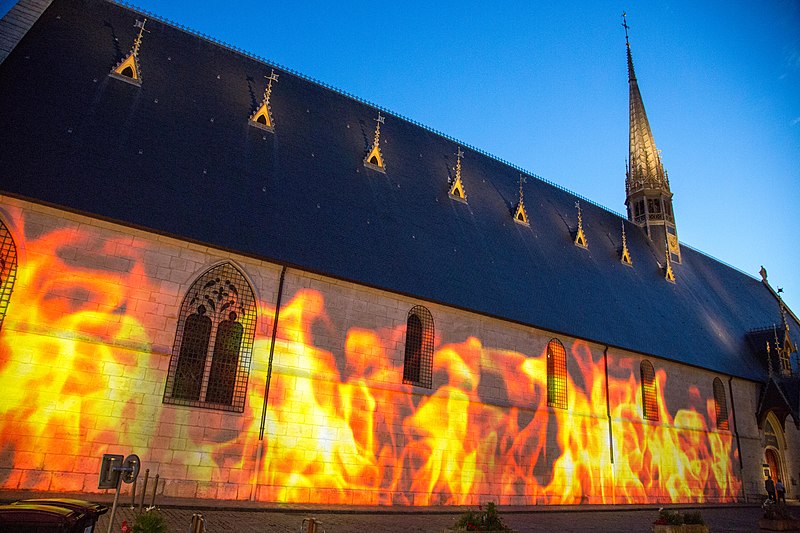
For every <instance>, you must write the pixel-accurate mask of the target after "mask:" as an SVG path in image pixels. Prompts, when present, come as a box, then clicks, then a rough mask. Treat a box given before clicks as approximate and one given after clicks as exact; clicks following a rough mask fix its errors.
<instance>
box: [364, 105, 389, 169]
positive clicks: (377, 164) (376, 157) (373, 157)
mask: <svg viewBox="0 0 800 533" xmlns="http://www.w3.org/2000/svg"><path fill="white" fill-rule="evenodd" d="M385 118H386V117H384V116H383V115H381V112H380V111H378V118H376V119H375V123H376V124H375V138H374V139H373V141H372V149H371V150H370V151H369V153H368V154H367V157H365V158H364V166H365V167H367V168H371V169H372V170H377V171H378V172H386V165H385V164H384V162H383V155H381V124H383V121H384V119H385Z"/></svg>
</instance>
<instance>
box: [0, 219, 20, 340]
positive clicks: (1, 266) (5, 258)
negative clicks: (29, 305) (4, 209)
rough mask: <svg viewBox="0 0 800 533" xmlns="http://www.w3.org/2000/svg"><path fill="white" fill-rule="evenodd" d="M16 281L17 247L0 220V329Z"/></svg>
mask: <svg viewBox="0 0 800 533" xmlns="http://www.w3.org/2000/svg"><path fill="white" fill-rule="evenodd" d="M16 281H17V246H16V245H15V244H14V239H13V237H11V232H10V231H8V228H7V227H6V225H5V224H3V221H2V220H0V329H2V327H3V320H4V319H5V318H6V310H7V309H8V303H9V302H10V301H11V292H12V291H13V290H14V283H15V282H16Z"/></svg>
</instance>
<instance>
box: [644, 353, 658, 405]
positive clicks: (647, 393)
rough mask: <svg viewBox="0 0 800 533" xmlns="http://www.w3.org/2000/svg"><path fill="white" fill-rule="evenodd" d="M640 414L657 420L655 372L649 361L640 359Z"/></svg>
mask: <svg viewBox="0 0 800 533" xmlns="http://www.w3.org/2000/svg"><path fill="white" fill-rule="evenodd" d="M641 374H642V414H643V415H644V419H645V420H658V396H657V394H656V372H655V370H653V365H652V363H650V361H647V360H645V361H642V365H641Z"/></svg>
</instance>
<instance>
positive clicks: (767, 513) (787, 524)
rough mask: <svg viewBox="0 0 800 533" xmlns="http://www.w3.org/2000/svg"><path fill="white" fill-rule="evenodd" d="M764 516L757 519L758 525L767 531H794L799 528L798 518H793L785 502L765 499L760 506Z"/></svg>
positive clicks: (799, 521)
mask: <svg viewBox="0 0 800 533" xmlns="http://www.w3.org/2000/svg"><path fill="white" fill-rule="evenodd" d="M762 507H763V509H764V517H763V518H761V519H760V520H759V521H758V527H759V528H761V529H766V530H769V531H794V530H796V529H800V520H795V518H794V517H793V516H792V514H791V513H790V512H789V510H788V509H787V508H786V505H785V504H782V503H776V502H773V501H772V500H767V501H766V502H764V505H763V506H762Z"/></svg>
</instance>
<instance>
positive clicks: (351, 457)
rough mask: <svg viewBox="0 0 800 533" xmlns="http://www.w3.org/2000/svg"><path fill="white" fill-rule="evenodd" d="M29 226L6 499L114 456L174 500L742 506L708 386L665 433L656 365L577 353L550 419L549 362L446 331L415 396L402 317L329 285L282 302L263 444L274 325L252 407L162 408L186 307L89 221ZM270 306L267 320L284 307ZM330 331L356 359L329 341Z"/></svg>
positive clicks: (0, 472)
mask: <svg viewBox="0 0 800 533" xmlns="http://www.w3.org/2000/svg"><path fill="white" fill-rule="evenodd" d="M24 223H25V220H24V217H23V216H22V215H21V213H20V212H17V213H15V216H14V224H13V225H12V226H11V227H13V228H17V229H18V231H17V234H15V239H16V240H17V243H18V247H19V248H24V250H25V253H24V257H22V259H21V260H20V262H19V267H18V281H17V285H16V287H15V290H14V293H13V295H12V299H11V304H10V306H9V309H8V315H7V316H6V319H5V323H4V325H3V330H2V332H0V396H1V397H2V401H0V435H1V437H0V487H2V488H6V489H16V488H25V489H37V490H49V491H87V492H91V491H96V490H97V489H96V486H97V485H96V483H97V471H98V470H99V458H100V456H101V455H102V454H103V453H127V452H130V451H135V452H137V453H139V454H140V455H141V456H142V459H143V461H144V463H145V466H147V467H149V468H150V469H151V473H155V472H159V473H160V475H161V476H162V479H166V480H167V484H166V488H165V489H164V490H165V492H166V493H168V494H169V493H173V494H179V495H187V494H185V493H183V492H181V491H182V490H184V489H186V487H189V489H190V490H191V491H194V494H192V495H196V496H198V497H214V498H239V499H243V498H249V497H251V491H252V490H255V493H254V494H252V495H253V496H254V497H255V498H257V499H259V500H262V501H281V502H309V503H347V504H366V505H429V504H475V503H478V502H479V501H485V500H487V499H494V500H496V501H498V502H499V503H501V504H537V503H554V504H574V503H584V502H588V503H634V502H656V501H657V502H705V501H733V500H736V499H737V496H738V495H739V493H740V491H741V481H740V480H739V478H738V477H737V475H736V474H735V473H734V470H733V465H734V463H735V462H737V455H736V449H735V446H733V437H732V435H731V434H730V432H716V431H712V430H711V429H710V427H709V421H710V420H715V411H714V401H713V398H712V397H703V396H702V395H701V394H700V392H699V391H698V390H697V389H696V388H694V387H693V388H691V389H690V390H687V391H686V397H687V403H688V404H690V405H687V406H685V408H683V409H679V410H677V412H675V414H674V416H673V414H672V413H670V412H669V411H668V410H667V407H666V405H667V403H666V401H665V398H664V397H663V391H664V390H666V384H667V380H668V378H667V375H666V373H665V372H664V371H663V370H659V371H657V373H656V380H657V390H658V394H659V399H658V405H659V409H660V412H659V422H657V423H651V422H645V421H644V420H643V419H642V414H641V413H642V405H641V401H642V400H641V388H640V386H639V383H638V379H637V374H638V373H637V371H636V369H637V368H638V361H634V360H633V359H632V358H626V357H618V356H615V355H613V354H609V355H608V361H607V363H608V368H609V377H608V382H606V371H605V365H606V362H605V361H604V355H603V354H602V353H594V352H592V349H591V348H590V346H589V345H588V344H586V343H584V342H582V341H576V342H573V343H572V345H571V346H568V347H567V357H568V368H569V375H568V377H567V390H568V408H567V409H553V408H549V407H547V378H546V372H547V365H546V349H543V351H542V353H535V354H525V353H520V352H515V351H508V350H502V349H495V348H492V347H488V346H485V345H484V344H483V343H482V341H481V340H480V339H478V338H476V337H469V338H467V339H463V341H461V342H456V343H450V344H443V343H442V342H441V339H439V338H437V348H436V351H435V354H434V385H435V389H434V390H430V391H427V390H421V389H415V388H414V387H412V386H410V385H402V375H403V369H402V363H403V362H402V346H403V343H404V341H405V339H404V337H405V325H404V324H403V325H399V326H396V327H392V328H389V327H387V328H384V329H378V330H370V329H363V328H359V327H356V326H352V327H350V328H349V329H348V330H347V331H346V332H341V331H338V330H337V327H336V326H335V325H334V323H333V321H332V320H331V319H330V318H329V317H328V315H327V313H326V307H325V297H324V295H323V294H322V293H321V292H319V291H317V290H312V289H301V290H299V291H297V292H296V293H294V294H293V295H290V297H289V299H288V303H286V304H285V306H284V307H283V308H282V309H281V314H280V322H279V327H278V341H277V344H276V349H275V363H274V371H273V379H272V384H271V388H270V391H269V398H268V400H269V401H268V406H269V407H268V411H267V415H266V420H267V423H266V431H265V438H264V441H263V443H262V445H263V446H262V447H259V446H258V433H259V424H260V419H261V408H262V404H263V399H264V396H263V395H264V382H265V375H264V374H265V373H264V372H262V371H261V369H265V368H266V366H267V360H268V356H269V344H270V338H269V337H267V336H264V333H263V332H265V331H271V327H259V328H258V332H259V333H258V334H257V337H256V341H255V346H254V349H253V369H254V370H253V371H252V372H251V374H250V382H249V383H250V385H249V390H248V400H247V404H246V408H245V412H244V413H243V414H231V413H223V412H216V411H209V410H204V409H196V408H188V407H177V406H171V405H163V404H162V403H161V396H162V393H163V386H164V382H165V380H166V373H167V369H168V366H169V353H156V351H155V350H153V344H154V339H153V338H152V337H153V336H154V335H155V334H154V333H153V331H155V330H156V329H157V328H158V327H160V328H162V329H164V328H166V329H170V328H171V329H172V331H173V335H174V329H175V327H176V324H175V323H174V321H175V320H176V313H177V311H176V313H175V314H173V315H172V316H167V319H166V322H165V317H164V316H159V314H158V313H159V312H162V313H163V306H162V307H159V306H156V305H154V304H152V301H151V294H153V291H154V290H155V289H156V286H157V284H158V281H157V280H155V279H154V278H153V277H152V275H150V274H151V272H150V271H148V268H149V267H148V265H147V261H146V260H145V258H144V257H145V254H146V253H147V251H148V250H147V248H146V247H144V246H143V247H137V246H131V237H128V236H126V235H125V234H123V233H116V234H115V235H116V236H117V237H116V238H109V237H108V234H109V232H108V230H105V232H102V231H101V230H98V229H97V228H93V227H91V226H85V225H77V224H76V225H74V226H70V227H69V228H65V229H58V230H54V231H50V232H47V233H44V234H43V235H41V236H39V237H36V238H33V239H30V240H27V241H26V242H25V241H24V233H25V232H24V231H20V230H21V229H22V228H24V225H25V224H24ZM19 233H22V234H23V235H20V234H19ZM101 236H102V238H101ZM141 242H142V241H137V243H138V244H141ZM154 242H155V241H154ZM159 245H160V246H163V244H159ZM76 250H83V255H84V257H75V253H76V252H75V251H76ZM120 265H121V266H120ZM188 281H191V280H187V282H188ZM180 298H182V295H179V294H176V295H175V302H174V303H173V306H174V307H173V308H174V309H177V306H178V305H179V301H180ZM148 304H149V305H148ZM260 309H261V310H262V313H263V316H261V317H260V319H261V320H262V325H263V324H265V323H269V322H270V321H271V320H272V316H273V314H274V306H273V307H270V303H268V302H261V304H260ZM165 324H166V325H165ZM320 329H321V330H324V331H327V332H329V333H330V335H329V336H331V337H334V338H336V337H338V338H342V339H343V340H344V342H343V346H341V348H340V349H339V350H333V351H326V350H324V349H322V348H320V347H318V346H316V345H315V341H314V331H318V330H320ZM398 346H399V347H400V348H399V349H398V348H397V347H398ZM163 351H164V350H163V349H162V352H163ZM255 369H259V371H256V370H255ZM709 388H710V387H709ZM607 396H608V402H607ZM607 405H608V408H607ZM609 421H610V423H609ZM612 437H613V438H612ZM612 447H613V448H612ZM612 449H613V451H612ZM259 452H260V453H261V456H260V457H259V456H258V454H259ZM254 488H255V489H254Z"/></svg>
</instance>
